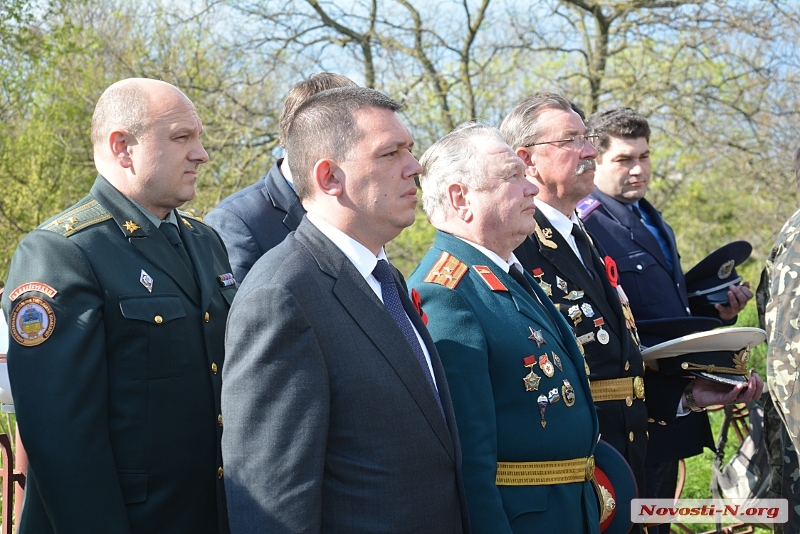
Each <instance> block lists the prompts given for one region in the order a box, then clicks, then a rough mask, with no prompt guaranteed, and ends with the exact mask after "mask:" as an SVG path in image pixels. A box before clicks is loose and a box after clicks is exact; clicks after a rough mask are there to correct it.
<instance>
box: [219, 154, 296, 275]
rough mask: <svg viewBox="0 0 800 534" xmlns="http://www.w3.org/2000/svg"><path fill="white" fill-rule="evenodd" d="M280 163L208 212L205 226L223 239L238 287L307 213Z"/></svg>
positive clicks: (279, 161)
mask: <svg viewBox="0 0 800 534" xmlns="http://www.w3.org/2000/svg"><path fill="white" fill-rule="evenodd" d="M282 161H283V159H279V160H278V161H277V162H276V163H275V165H274V166H273V167H272V169H270V171H269V173H268V174H267V176H266V177H264V178H263V179H262V180H259V181H258V182H256V183H255V184H253V185H251V186H249V187H246V188H244V189H242V190H241V191H237V192H236V193H234V194H232V195H231V196H229V197H228V198H226V199H225V200H223V201H222V202H220V204H219V206H217V207H216V208H214V209H213V210H211V211H210V212H208V215H206V217H205V222H206V223H208V225H209V226H211V227H212V228H214V229H215V230H216V231H217V232H219V235H220V236H221V237H222V241H223V242H224V243H225V247H226V248H227V249H228V255H229V256H230V259H231V266H232V267H233V275H234V277H236V281H237V282H238V283H239V284H241V283H242V281H243V280H244V277H245V275H247V273H248V272H250V269H251V268H252V267H253V264H254V263H255V262H256V260H258V258H260V257H261V256H262V255H263V254H264V253H265V252H266V251H268V250H270V249H271V248H273V247H274V246H276V245H277V244H278V243H280V242H281V241H283V240H284V238H285V237H286V236H287V235H288V234H289V232H292V231H294V230H296V229H297V225H299V224H300V220H301V219H302V218H303V214H305V212H306V210H304V209H303V206H302V205H301V204H300V200H299V199H298V198H297V195H296V194H295V192H294V190H293V189H292V188H291V186H290V185H289V184H288V183H287V182H286V178H284V177H283V175H282V174H281V170H280V165H281V162H282Z"/></svg>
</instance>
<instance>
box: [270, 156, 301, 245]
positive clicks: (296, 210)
mask: <svg viewBox="0 0 800 534" xmlns="http://www.w3.org/2000/svg"><path fill="white" fill-rule="evenodd" d="M282 162H283V160H282V159H279V160H278V161H277V162H276V163H275V166H273V167H272V169H271V170H270V171H269V173H268V174H267V176H266V177H265V178H264V186H265V189H266V190H267V194H268V195H269V199H270V201H271V202H272V205H273V206H275V207H276V208H277V209H279V210H281V211H284V212H286V216H285V217H284V218H283V224H284V225H285V226H286V228H288V229H289V230H290V231H294V230H297V227H298V226H299V225H300V221H301V220H302V219H303V215H305V213H306V210H305V209H303V205H302V204H301V203H300V199H299V198H297V194H296V193H295V192H294V190H293V189H292V188H291V186H290V185H289V183H288V182H287V181H286V178H284V177H283V175H282V174H281V171H280V165H281V163H282Z"/></svg>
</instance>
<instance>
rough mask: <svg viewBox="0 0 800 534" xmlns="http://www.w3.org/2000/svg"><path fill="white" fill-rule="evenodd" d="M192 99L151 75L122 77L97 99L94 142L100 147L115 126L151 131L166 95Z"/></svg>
mask: <svg viewBox="0 0 800 534" xmlns="http://www.w3.org/2000/svg"><path fill="white" fill-rule="evenodd" d="M170 97H171V98H177V99H183V100H185V101H187V102H189V103H190V104H191V102H190V101H189V99H188V98H187V97H186V95H184V94H183V93H182V92H181V91H180V90H179V89H178V88H177V87H175V86H174V85H171V84H168V83H167V82H162V81H160V80H151V79H148V78H128V79H125V80H120V81H118V82H116V83H114V84H112V85H111V86H109V88H108V89H106V90H105V91H104V92H103V94H102V95H101V96H100V99H99V100H98V101H97V105H96V106H95V108H94V114H93V115H92V145H93V146H94V147H95V155H97V149H98V148H100V147H102V146H103V145H104V144H105V143H106V141H107V140H108V135H109V133H111V132H112V131H114V130H125V131H126V132H128V133H130V134H131V135H133V136H134V137H137V138H141V137H143V136H145V135H147V131H148V129H149V128H150V126H151V124H150V121H149V120H148V118H149V117H151V116H152V108H153V107H154V105H155V104H160V103H162V102H163V100H164V99H165V98H170Z"/></svg>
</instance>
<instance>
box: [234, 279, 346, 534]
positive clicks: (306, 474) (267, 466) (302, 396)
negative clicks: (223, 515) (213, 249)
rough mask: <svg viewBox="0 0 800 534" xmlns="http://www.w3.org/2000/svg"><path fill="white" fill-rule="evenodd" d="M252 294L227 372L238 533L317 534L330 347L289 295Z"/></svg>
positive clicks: (268, 288)
mask: <svg viewBox="0 0 800 534" xmlns="http://www.w3.org/2000/svg"><path fill="white" fill-rule="evenodd" d="M245 289H246V292H239V294H237V296H236V300H235V301H234V303H233V307H232V308H231V311H230V314H229V316H228V328H227V332H226V339H225V353H226V357H225V366H224V368H223V373H222V414H223V419H224V421H225V431H224V432H223V435H222V454H223V457H224V459H225V490H226V495H227V499H228V515H229V518H230V526H231V532H232V533H233V534H238V533H249V532H271V533H281V532H287V533H288V532H298V533H299V532H319V531H320V528H321V517H322V477H323V470H324V463H325V450H326V441H327V434H328V416H329V412H330V402H329V397H330V393H329V387H328V378H327V367H326V365H325V361H324V357H323V354H322V350H321V347H320V346H319V344H318V342H317V338H316V335H315V332H314V330H313V328H312V326H311V324H310V322H309V321H308V319H307V317H306V316H305V314H304V313H303V311H302V309H301V306H300V305H299V303H298V302H297V300H296V299H295V297H294V296H293V295H292V293H291V292H290V291H289V290H288V289H286V288H285V287H282V286H279V285H269V284H265V285H261V286H259V287H256V288H255V289H253V290H250V291H247V288H245Z"/></svg>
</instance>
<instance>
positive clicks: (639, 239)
mask: <svg viewBox="0 0 800 534" xmlns="http://www.w3.org/2000/svg"><path fill="white" fill-rule="evenodd" d="M592 196H593V197H595V198H597V200H599V201H600V202H601V203H602V204H603V207H604V208H605V209H606V211H608V213H610V214H611V216H612V217H614V218H615V219H616V220H617V222H619V223H620V224H621V225H622V226H624V227H625V228H627V229H628V230H630V232H631V239H632V240H633V241H635V242H636V243H637V244H638V245H639V246H640V247H642V248H643V249H644V250H646V251H647V252H648V253H649V254H650V255H651V256H653V257H654V258H655V259H656V261H658V263H660V264H661V266H662V267H664V269H666V270H667V271H668V272H671V271H670V269H669V265H667V258H665V257H664V253H663V252H662V251H661V245H659V244H658V240H657V239H656V237H655V236H654V235H653V234H652V233H650V230H648V229H647V227H646V226H645V225H644V223H643V222H642V221H640V220H639V218H638V217H636V215H634V213H633V211H631V210H629V209H628V207H627V206H626V205H625V204H623V203H622V202H620V201H618V200H616V199H614V198H611V197H610V196H608V195H606V194H605V193H603V192H601V191H600V190H598V189H597V188H596V187H595V189H594V191H593V192H592Z"/></svg>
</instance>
